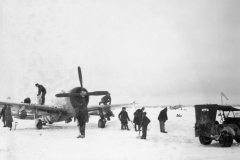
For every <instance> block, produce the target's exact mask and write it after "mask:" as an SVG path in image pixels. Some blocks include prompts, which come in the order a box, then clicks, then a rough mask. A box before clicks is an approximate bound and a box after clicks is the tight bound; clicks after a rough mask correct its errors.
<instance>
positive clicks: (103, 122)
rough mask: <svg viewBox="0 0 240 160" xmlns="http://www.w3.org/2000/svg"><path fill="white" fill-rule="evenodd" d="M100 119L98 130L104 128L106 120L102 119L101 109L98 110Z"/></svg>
mask: <svg viewBox="0 0 240 160" xmlns="http://www.w3.org/2000/svg"><path fill="white" fill-rule="evenodd" d="M99 114H100V119H99V121H98V128H105V124H106V122H107V121H106V119H105V118H104V115H103V111H102V109H99Z"/></svg>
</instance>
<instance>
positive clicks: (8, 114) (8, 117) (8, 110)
mask: <svg viewBox="0 0 240 160" xmlns="http://www.w3.org/2000/svg"><path fill="white" fill-rule="evenodd" d="M5 121H10V122H13V118H12V114H11V108H10V107H7V108H6V110H5Z"/></svg>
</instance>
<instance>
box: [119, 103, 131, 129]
mask: <svg viewBox="0 0 240 160" xmlns="http://www.w3.org/2000/svg"><path fill="white" fill-rule="evenodd" d="M118 118H119V120H120V121H121V130H123V129H124V127H125V128H126V129H127V130H130V129H129V128H128V121H130V119H129V117H128V113H127V112H126V108H125V107H123V108H122V111H121V112H120V113H119V115H118Z"/></svg>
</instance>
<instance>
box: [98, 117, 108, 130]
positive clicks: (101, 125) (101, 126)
mask: <svg viewBox="0 0 240 160" xmlns="http://www.w3.org/2000/svg"><path fill="white" fill-rule="evenodd" d="M105 123H106V122H105V121H104V120H102V119H99V121H98V128H105Z"/></svg>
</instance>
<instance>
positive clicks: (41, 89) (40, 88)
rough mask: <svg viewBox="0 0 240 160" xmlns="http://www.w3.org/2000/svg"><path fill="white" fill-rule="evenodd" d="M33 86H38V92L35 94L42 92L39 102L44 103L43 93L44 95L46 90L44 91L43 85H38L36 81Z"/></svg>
mask: <svg viewBox="0 0 240 160" xmlns="http://www.w3.org/2000/svg"><path fill="white" fill-rule="evenodd" d="M35 86H36V87H38V94H37V96H39V95H40V94H41V93H42V96H41V98H42V103H41V105H44V103H45V95H46V93H47V91H46V89H45V87H43V85H40V84H38V83H36V84H35Z"/></svg>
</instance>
